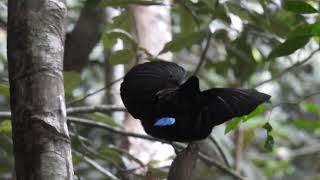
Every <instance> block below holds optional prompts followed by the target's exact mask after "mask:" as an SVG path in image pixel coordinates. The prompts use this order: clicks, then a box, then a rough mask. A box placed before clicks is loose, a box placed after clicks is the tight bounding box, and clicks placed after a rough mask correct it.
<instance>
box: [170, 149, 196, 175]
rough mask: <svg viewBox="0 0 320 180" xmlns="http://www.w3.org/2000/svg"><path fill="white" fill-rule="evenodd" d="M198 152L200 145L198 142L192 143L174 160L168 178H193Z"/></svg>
mask: <svg viewBox="0 0 320 180" xmlns="http://www.w3.org/2000/svg"><path fill="white" fill-rule="evenodd" d="M198 154H199V146H198V145H197V144H196V143H190V144H189V145H188V147H187V148H186V149H184V150H183V151H182V152H181V153H179V154H178V155H177V157H176V158H175V159H174V161H173V162H172V164H171V167H170V171H169V174H168V180H177V179H183V180H192V179H193V174H194V169H195V166H196V163H197V157H198Z"/></svg>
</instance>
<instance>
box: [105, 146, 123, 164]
mask: <svg viewBox="0 0 320 180" xmlns="http://www.w3.org/2000/svg"><path fill="white" fill-rule="evenodd" d="M99 153H100V154H102V155H103V156H105V157H107V158H108V159H111V160H113V162H115V163H117V164H118V165H119V164H120V163H121V162H122V160H121V154H120V153H119V152H117V151H115V150H113V149H112V148H110V147H108V146H101V148H100V149H99Z"/></svg>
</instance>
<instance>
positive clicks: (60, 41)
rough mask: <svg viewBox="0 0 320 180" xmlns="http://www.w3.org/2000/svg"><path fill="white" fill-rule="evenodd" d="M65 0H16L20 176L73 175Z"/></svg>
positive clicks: (13, 49) (11, 20) (12, 53)
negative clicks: (65, 62) (66, 81)
mask: <svg viewBox="0 0 320 180" xmlns="http://www.w3.org/2000/svg"><path fill="white" fill-rule="evenodd" d="M65 14H66V4H65V0H32V1H30V0H10V1H9V5H8V63H9V80H10V94H11V112H12V128H13V144H14V155H15V170H16V177H17V178H16V179H18V180H19V179H27V180H29V179H30V180H31V179H32V180H38V179H39V180H40V179H57V180H58V179H59V180H60V179H73V165H72V160H71V147H70V138H69V134H68V129H67V124H66V108H65V102H64V87H63V73H62V72H63V51H64V39H65V38H64V18H65Z"/></svg>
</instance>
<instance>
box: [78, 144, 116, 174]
mask: <svg viewBox="0 0 320 180" xmlns="http://www.w3.org/2000/svg"><path fill="white" fill-rule="evenodd" d="M72 152H73V153H75V154H76V155H77V156H79V157H82V159H83V160H84V161H85V162H86V163H88V164H89V165H91V166H92V167H94V168H95V169H96V170H98V171H99V172H100V173H102V174H103V175H105V176H106V177H108V178H110V179H112V180H119V179H118V178H117V177H116V176H114V175H113V174H112V173H111V172H109V171H108V170H107V169H105V168H104V167H102V166H101V165H100V164H98V163H97V162H96V161H94V160H93V159H91V158H89V157H87V156H85V155H84V154H82V153H80V152H78V151H74V150H73V151H72Z"/></svg>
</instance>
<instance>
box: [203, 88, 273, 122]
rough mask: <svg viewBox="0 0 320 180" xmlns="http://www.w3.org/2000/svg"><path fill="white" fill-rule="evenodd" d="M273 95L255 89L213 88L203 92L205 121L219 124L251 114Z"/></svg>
mask: <svg viewBox="0 0 320 180" xmlns="http://www.w3.org/2000/svg"><path fill="white" fill-rule="evenodd" d="M270 97H271V96H269V95H267V94H264V93H260V92H258V91H256V90H254V89H232V88H213V89H210V90H207V91H204V92H202V93H201V104H202V105H203V113H205V117H206V118H205V119H204V120H205V121H207V123H209V124H210V125H214V126H215V125H219V124H221V123H224V122H225V121H227V120H229V119H231V118H234V117H240V116H243V115H246V114H249V113H250V112H252V111H253V110H255V109H256V108H257V106H259V105H260V104H262V103H265V102H267V101H268V100H269V99H270Z"/></svg>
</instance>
